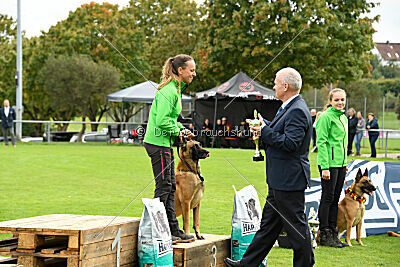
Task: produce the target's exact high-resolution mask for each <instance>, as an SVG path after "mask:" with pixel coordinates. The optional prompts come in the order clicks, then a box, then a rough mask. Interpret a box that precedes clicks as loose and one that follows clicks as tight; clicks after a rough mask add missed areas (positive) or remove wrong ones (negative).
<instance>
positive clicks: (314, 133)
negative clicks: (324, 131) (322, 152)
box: [311, 128, 317, 147]
mask: <svg viewBox="0 0 400 267" xmlns="http://www.w3.org/2000/svg"><path fill="white" fill-rule="evenodd" d="M311 137H312V143H313V147H315V146H317V132H316V131H315V128H313V131H312V136H311Z"/></svg>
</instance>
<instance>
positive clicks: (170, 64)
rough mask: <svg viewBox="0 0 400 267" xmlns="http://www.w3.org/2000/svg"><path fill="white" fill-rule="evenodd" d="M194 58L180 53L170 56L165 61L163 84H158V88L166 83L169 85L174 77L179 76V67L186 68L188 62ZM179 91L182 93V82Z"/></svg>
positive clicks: (162, 76)
mask: <svg viewBox="0 0 400 267" xmlns="http://www.w3.org/2000/svg"><path fill="white" fill-rule="evenodd" d="M190 60H193V58H192V57H191V56H189V55H185V54H180V55H177V56H175V57H170V58H168V59H167V61H165V64H164V67H163V70H162V75H161V84H160V85H159V86H158V88H157V89H158V90H160V89H161V88H163V87H164V86H165V85H167V84H168V83H169V82H170V81H172V80H173V79H174V75H175V76H179V73H178V68H180V67H181V68H182V69H185V68H186V62H188V61H190ZM178 91H179V93H181V84H180V83H178Z"/></svg>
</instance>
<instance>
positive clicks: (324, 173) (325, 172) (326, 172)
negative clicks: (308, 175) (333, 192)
mask: <svg viewBox="0 0 400 267" xmlns="http://www.w3.org/2000/svg"><path fill="white" fill-rule="evenodd" d="M322 179H325V180H329V179H331V173H330V172H329V170H322Z"/></svg>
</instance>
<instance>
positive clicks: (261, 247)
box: [240, 189, 315, 267]
mask: <svg viewBox="0 0 400 267" xmlns="http://www.w3.org/2000/svg"><path fill="white" fill-rule="evenodd" d="M304 201H305V197H304V190H302V191H280V190H273V189H268V196H267V202H266V203H265V206H264V210H263V214H262V218H261V226H260V230H258V231H257V233H256V234H255V236H254V238H253V241H252V242H251V243H250V245H249V247H248V248H247V250H246V252H245V253H244V255H243V258H242V260H241V262H240V263H241V266H243V267H258V266H259V265H260V264H261V262H262V260H263V259H264V258H265V256H267V254H268V253H269V251H270V250H271V248H272V246H273V245H274V244H275V241H276V240H277V238H278V236H279V233H280V232H281V231H282V227H283V226H285V229H286V230H287V234H288V238H289V242H290V244H291V245H292V247H293V251H294V253H293V266H295V267H297V266H298V267H300V266H301V267H308V266H313V265H314V263H315V260H314V252H313V248H312V244H311V237H310V229H309V227H308V223H307V220H306V215H305V214H304V205H305V204H304Z"/></svg>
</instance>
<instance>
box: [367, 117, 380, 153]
mask: <svg viewBox="0 0 400 267" xmlns="http://www.w3.org/2000/svg"><path fill="white" fill-rule="evenodd" d="M372 129H379V125H378V120H377V119H376V118H375V115H374V113H368V121H367V130H368V136H369V144H370V146H371V158H376V148H375V142H376V140H377V139H378V137H379V132H377V131H370V130H372Z"/></svg>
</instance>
